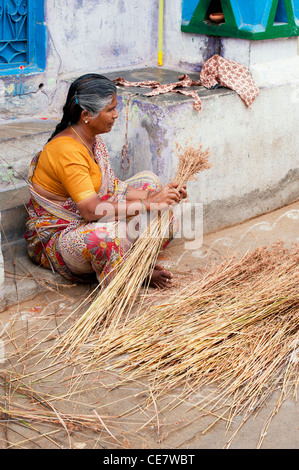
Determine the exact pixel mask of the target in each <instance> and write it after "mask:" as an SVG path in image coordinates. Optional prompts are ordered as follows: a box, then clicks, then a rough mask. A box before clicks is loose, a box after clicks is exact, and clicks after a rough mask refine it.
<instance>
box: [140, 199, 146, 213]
mask: <svg viewBox="0 0 299 470" xmlns="http://www.w3.org/2000/svg"><path fill="white" fill-rule="evenodd" d="M140 202H141V204H142V214H145V213H146V212H147V210H146V205H145V202H144V199H140Z"/></svg>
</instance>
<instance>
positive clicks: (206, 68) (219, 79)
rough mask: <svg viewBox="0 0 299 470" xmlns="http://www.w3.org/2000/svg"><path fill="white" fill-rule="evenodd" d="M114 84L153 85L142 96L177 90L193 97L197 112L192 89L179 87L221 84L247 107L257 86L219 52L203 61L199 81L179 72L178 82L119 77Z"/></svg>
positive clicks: (242, 68) (244, 69)
mask: <svg viewBox="0 0 299 470" xmlns="http://www.w3.org/2000/svg"><path fill="white" fill-rule="evenodd" d="M113 81H114V82H115V83H116V85H120V86H125V87H142V88H154V90H153V91H151V92H149V93H145V94H144V95H145V96H155V95H159V94H161V93H169V92H173V93H181V94H183V95H187V96H190V97H191V98H193V106H194V108H195V109H196V110H197V111H201V100H200V98H199V96H198V93H197V91H196V90H182V89H181V88H190V87H191V86H200V85H203V86H204V87H205V88H215V87H216V86H219V85H220V86H224V87H226V88H230V89H232V90H234V91H236V92H237V93H238V95H239V96H240V98H242V100H243V101H244V102H245V103H246V104H247V106H251V104H252V103H253V101H254V100H255V98H256V97H257V95H258V94H259V89H258V87H257V86H256V84H255V83H254V81H253V79H252V77H251V74H250V72H249V70H248V69H247V67H245V66H244V65H240V64H238V63H237V62H234V61H232V60H229V59H224V58H223V57H221V56H219V55H217V54H216V55H213V56H212V57H211V58H210V59H209V60H207V62H205V63H204V65H203V67H202V69H201V72H200V80H192V79H191V78H190V77H189V76H188V75H186V74H185V75H181V76H179V77H178V81H177V82H174V83H168V84H165V85H161V84H160V83H159V82H155V81H152V80H148V81H142V82H128V81H127V80H125V79H124V78H123V77H118V78H116V79H115V80H113Z"/></svg>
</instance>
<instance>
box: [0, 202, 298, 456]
mask: <svg viewBox="0 0 299 470" xmlns="http://www.w3.org/2000/svg"><path fill="white" fill-rule="evenodd" d="M298 228H299V203H294V204H292V205H290V206H288V207H284V208H282V209H280V210H277V211H275V212H272V213H270V214H267V215H265V216H262V217H258V218H256V219H253V220H250V221H248V222H246V223H243V224H240V225H238V226H235V227H231V228H228V229H225V230H222V231H219V232H216V233H212V234H209V235H207V236H205V237H204V239H203V242H202V243H200V241H198V242H196V243H193V244H189V245H188V244H187V245H186V244H185V243H184V242H182V241H181V240H176V241H175V242H174V243H173V244H172V245H170V246H169V247H168V248H167V250H166V252H165V254H164V255H163V257H162V259H161V262H163V264H164V265H165V266H167V267H169V268H170V269H171V270H172V272H173V273H174V276H175V281H174V286H175V287H174V288H176V287H179V286H180V285H184V283H186V282H189V280H190V279H191V278H192V277H193V276H194V273H195V272H200V271H201V270H202V269H204V268H205V267H206V266H207V265H208V264H209V263H213V262H215V261H216V262H218V261H220V259H221V258H222V257H223V256H225V255H229V254H230V253H234V252H236V251H237V252H240V253H245V252H246V251H248V250H252V249H253V248H255V247H257V246H264V245H269V244H272V243H273V242H275V241H277V240H279V239H280V240H283V241H284V242H285V243H286V244H290V243H293V242H297V243H298V242H299V230H298ZM4 256H5V259H6V261H5V270H6V290H5V297H4V299H3V300H2V312H1V313H0V339H2V341H3V342H4V346H5V347H4V349H5V357H6V359H5V361H4V362H3V363H2V364H0V366H2V367H1V374H0V377H1V381H2V385H1V382H0V390H1V400H0V401H1V402H3V397H6V398H5V400H6V401H7V403H8V402H9V403H10V404H11V405H17V408H15V412H16V413H17V411H18V412H19V413H20V414H19V415H18V417H17V415H15V416H16V417H15V420H14V422H11V421H7V422H5V421H2V422H0V424H1V426H0V448H7V447H10V446H12V447H15V448H38V447H42V448H57V447H58V448H59V447H63V448H68V447H71V448H98V449H103V448H106V449H117V448H134V449H142V448H147V449H158V448H162V449H167V448H168V449H220V448H223V447H225V445H226V443H227V442H228V440H229V438H230V437H231V436H232V435H233V434H234V432H235V430H236V429H237V427H238V424H240V423H241V421H242V416H240V417H239V418H238V419H236V420H235V422H234V424H233V426H232V428H231V429H230V430H228V431H227V430H226V425H225V422H224V421H223V420H218V421H217V422H214V417H213V416H211V415H210V414H208V413H206V414H205V413H203V412H202V411H201V410H199V409H198V408H197V407H195V406H194V404H195V403H196V401H197V399H198V396H199V395H198V394H199V392H198V391H197V392H196V393H195V394H194V395H193V396H192V398H191V399H190V400H188V401H182V402H176V400H175V399H176V398H177V397H178V396H180V391H177V392H174V393H173V394H172V395H171V396H170V395H168V396H166V397H164V398H163V399H161V400H160V401H158V402H154V404H153V403H151V404H149V405H148V407H146V406H145V404H146V403H147V400H150V398H151V396H150V390H149V389H148V387H147V384H146V382H143V381H129V380H128V381H124V382H123V383H121V384H120V383H119V382H118V380H119V376H118V375H117V373H116V372H113V373H112V372H111V371H101V373H100V374H96V373H94V372H88V373H85V374H82V371H81V370H80V365H79V364H74V363H73V362H71V361H70V362H69V363H67V364H66V363H64V364H60V365H59V367H58V366H53V365H51V364H50V360H49V358H42V354H41V353H42V352H43V351H44V350H45V349H46V348H47V346H48V345H49V344H51V341H52V340H53V337H54V336H55V334H54V333H53V332H54V331H55V332H57V331H59V330H60V329H63V328H62V327H61V324H62V321H63V320H64V319H65V318H67V317H68V315H69V314H71V313H74V311H75V307H76V306H78V310H77V313H76V314H77V315H78V314H79V312H80V311H81V310H82V311H83V310H84V309H85V308H86V306H85V307H84V306H82V301H83V299H85V298H86V297H87V296H88V294H90V293H91V292H92V289H93V287H94V286H85V287H83V286H71V285H70V284H69V283H67V282H65V281H64V280H62V279H61V278H60V277H58V276H57V275H53V274H52V273H51V272H50V271H49V272H48V271H45V270H43V269H41V268H38V267H36V266H34V265H33V264H32V263H31V262H30V261H28V259H27V257H26V254H25V253H24V246H23V245H22V244H18V245H15V246H13V247H10V248H6V249H5V252H4ZM70 321H71V320H70ZM0 344H1V343H0ZM2 344H3V343H2ZM32 348H35V349H34V350H32ZM0 359H1V358H0ZM5 378H6V379H5ZM4 379H5V380H6V382H5V380H4ZM8 380H9V381H8ZM19 380H21V382H22V384H23V385H21V384H20V382H18V381H19ZM4 382H5V384H6V385H5V386H4V385H3V383H4ZM17 383H18V384H19V389H15V386H16V384H17ZM24 384H27V386H28V387H29V388H28V389H27V398H24V396H23V395H24V390H23V388H22V387H24ZM116 384H117V386H114V385H116ZM20 387H21V388H20ZM29 389H30V390H31V392H32V390H34V392H35V396H34V397H32V396H31V398H30V399H29V400H28V395H30V394H31V392H29V391H28V390H29ZM278 393H279V390H278V391H277V393H274V394H273V395H272V396H271V398H270V400H269V401H268V407H263V408H261V409H260V410H259V412H258V414H257V415H254V416H252V417H251V418H250V419H249V420H248V421H247V422H246V423H245V425H244V426H243V427H242V428H241V429H240V431H239V432H238V433H237V434H236V436H235V438H234V439H233V441H232V443H231V445H230V447H231V448H234V449H238V448H243V449H254V448H256V447H257V443H258V441H259V437H260V432H261V430H262V428H263V424H264V422H265V420H266V419H267V417H268V415H269V409H272V408H271V407H273V406H274V404H275V403H276V400H277V396H278ZM45 395H46V396H47V397H48V400H49V402H50V403H51V404H52V406H53V407H54V408H55V409H57V410H59V413H62V412H63V415H60V419H59V418H58V417H57V419H56V424H53V423H52V422H51V423H50V422H46V417H45V416H44V418H43V422H42V424H41V423H40V421H39V422H38V421H34V420H31V421H29V411H28V410H30V413H33V411H32V410H35V411H36V412H37V410H39V411H40V412H41V411H42V410H43V409H44V410H45V413H46V411H47V410H48V409H49V408H48V409H47V408H45V407H44V408H43V407H41V406H39V407H38V404H39V402H38V396H45ZM172 400H174V401H173V403H176V406H173V407H171V406H170V405H169V404H170V403H171V401H172ZM0 406H1V403H0ZM32 407H33V408H32ZM158 410H159V413H158ZM0 411H1V410H0ZM52 411H53V408H52ZM67 413H69V414H70V415H72V416H74V414H75V413H76V414H78V416H81V418H82V417H83V416H89V419H92V420H93V421H90V424H89V426H88V428H85V427H84V426H83V427H82V425H81V426H76V425H75V424H73V425H68V426H65V425H64V423H62V422H61V416H63V417H64V419H65V422H66V421H67V420H66V416H67ZM3 416H4V415H3ZM90 417H92V418H90ZM21 418H22V419H21ZM97 420H98V421H97ZM94 423H97V424H98V429H97V430H94V429H93V426H96V424H94ZM298 423H299V408H298V403H296V402H295V401H293V400H291V399H290V398H288V399H287V400H285V402H284V403H283V404H282V406H281V408H280V410H279V412H278V413H277V414H276V416H274V418H273V420H272V422H271V425H270V427H269V429H268V431H267V435H266V436H265V439H264V441H263V445H262V448H271V449H295V448H296V449H297V448H298V447H299V425H298ZM81 424H82V422H81ZM99 429H101V431H100V432H99Z"/></svg>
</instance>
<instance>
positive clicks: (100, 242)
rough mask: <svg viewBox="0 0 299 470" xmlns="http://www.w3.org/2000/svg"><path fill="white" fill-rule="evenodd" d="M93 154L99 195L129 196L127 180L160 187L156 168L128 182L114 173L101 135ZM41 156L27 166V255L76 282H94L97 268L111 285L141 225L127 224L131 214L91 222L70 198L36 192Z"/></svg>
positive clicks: (111, 197) (146, 187)
mask: <svg viewBox="0 0 299 470" xmlns="http://www.w3.org/2000/svg"><path fill="white" fill-rule="evenodd" d="M94 155H95V159H96V160H97V162H98V164H99V165H100V168H101V172H102V184H101V188H100V191H99V193H98V195H99V198H100V200H101V201H110V202H118V201H120V202H122V201H125V199H126V191H127V189H128V185H130V186H133V187H135V188H139V189H143V190H149V191H158V190H160V189H161V188H162V185H161V182H160V181H159V179H158V177H157V176H156V175H154V174H153V173H152V172H141V173H138V174H137V175H135V176H134V177H132V178H129V179H128V180H127V181H126V182H122V181H120V180H119V179H118V178H116V177H115V175H114V173H113V171H112V169H111V166H110V161H109V156H108V152H107V148H106V146H105V144H104V142H103V140H102V139H101V138H100V137H99V136H97V138H96V143H95V147H94ZM38 157H39V154H37V155H36V156H35V157H34V158H33V160H32V163H31V166H30V171H29V181H30V184H29V190H30V194H31V199H30V202H29V207H28V211H29V218H28V220H27V231H26V233H25V239H26V241H27V247H28V253H29V256H30V257H31V259H32V260H33V261H35V262H36V263H38V264H40V265H42V266H44V267H45V268H48V269H52V270H53V271H57V272H59V273H60V274H61V275H62V276H64V277H65V278H67V279H69V280H71V281H73V282H83V283H84V282H90V281H91V279H92V274H93V276H94V273H95V274H96V277H97V279H98V281H99V282H100V283H102V284H103V285H107V284H108V283H109V282H110V281H111V279H112V278H113V277H114V274H115V268H116V266H117V265H118V264H119V263H120V261H121V260H122V259H123V257H124V256H125V254H126V253H127V252H128V250H129V249H130V248H131V246H132V244H133V243H134V241H135V239H136V236H138V231H137V232H136V230H135V231H134V230H131V231H130V230H128V226H130V224H128V220H124V221H116V222H107V223H101V222H100V221H99V222H87V221H86V220H85V219H82V217H81V216H80V214H79V211H78V209H77V207H76V204H75V203H74V201H73V200H72V199H71V198H69V199H68V200H67V201H65V202H64V203H61V204H56V203H54V202H51V201H49V200H48V199H46V198H44V197H41V196H40V195H38V194H37V193H36V192H35V191H34V189H33V186H32V184H31V179H32V176H33V173H34V170H35V167H36V164H37V161H38ZM138 220H139V219H138V218H137V223H138ZM132 226H133V225H132ZM136 233H137V235H136ZM169 233H170V238H169V239H168V240H167V241H166V240H165V244H164V246H166V244H167V242H168V241H169V240H170V239H171V237H172V234H171V230H170V232H169Z"/></svg>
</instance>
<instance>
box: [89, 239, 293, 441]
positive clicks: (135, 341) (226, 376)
mask: <svg viewBox="0 0 299 470" xmlns="http://www.w3.org/2000/svg"><path fill="white" fill-rule="evenodd" d="M298 266H299V249H298V246H297V245H296V246H294V247H292V248H289V249H287V248H284V247H283V245H282V244H275V245H274V246H272V247H270V248H266V247H264V248H260V249H257V250H255V251H254V252H252V253H249V254H247V255H245V256H244V257H242V258H241V259H238V258H237V257H232V258H230V259H228V260H226V261H224V262H223V263H222V264H221V265H219V266H216V267H215V269H214V270H212V271H211V272H210V273H209V274H208V275H207V276H205V277H204V278H202V279H198V280H196V281H195V282H194V283H193V284H192V285H189V286H187V287H185V288H184V289H182V291H181V292H179V294H177V295H176V296H174V297H173V298H171V299H167V300H166V301H165V303H163V304H160V305H156V306H151V307H150V308H149V309H147V310H146V311H145V312H144V314H143V315H141V316H139V317H135V318H134V319H132V320H131V321H129V322H128V323H127V324H126V325H123V326H122V327H121V328H120V329H119V330H118V331H110V332H109V331H107V332H106V335H105V336H104V337H101V339H100V341H97V338H96V336H94V337H93V342H92V343H90V345H86V346H85V349H84V351H82V355H81V356H80V361H81V362H83V363H85V364H86V365H87V367H91V365H93V366H94V367H96V366H99V367H103V366H105V363H106V361H108V360H109V363H110V364H111V362H112V363H113V364H112V365H110V366H109V369H117V370H118V371H121V372H123V373H125V377H126V379H127V380H128V379H130V378H131V379H140V378H141V377H147V378H148V380H149V384H150V388H151V390H152V391H153V394H154V395H155V398H156V399H157V398H158V397H159V396H160V395H162V394H164V393H165V392H167V391H168V392H169V391H170V390H173V389H174V388H176V387H181V386H183V387H184V397H185V398H186V397H187V396H188V394H192V393H193V392H194V391H195V390H198V389H199V387H203V386H206V387H209V389H210V390H211V392H210V395H209V396H206V397H205V398H203V399H202V401H201V402H199V403H198V404H197V406H198V407H200V408H205V409H208V410H209V412H215V413H217V412H219V410H220V409H223V410H224V411H223V410H222V411H221V415H222V418H223V419H224V417H225V419H226V420H228V424H230V423H232V421H233V419H234V417H235V416H236V415H237V414H240V413H243V414H244V421H245V420H246V419H247V418H248V417H249V416H250V414H251V413H253V412H254V411H255V410H257V408H258V407H259V406H261V405H262V404H263V403H265V400H266V399H267V398H268V397H269V395H270V394H271V393H272V392H273V390H275V389H276V387H277V386H278V385H279V384H282V392H281V396H280V399H279V402H278V404H277V407H279V406H280V403H281V401H282V400H283V398H285V397H286V396H287V394H288V393H289V391H290V390H291V389H292V387H293V391H294V392H295V389H296V387H297V385H298V380H299V379H298V367H299V294H298V281H299V273H298ZM276 411H277V410H273V412H272V413H275V412H276ZM271 416H272V414H270V417H271ZM270 417H269V422H270ZM269 422H268V423H266V425H265V426H268V425H269ZM261 441H262V438H261Z"/></svg>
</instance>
